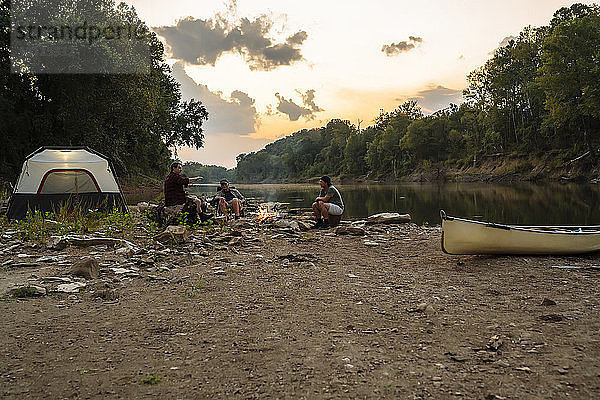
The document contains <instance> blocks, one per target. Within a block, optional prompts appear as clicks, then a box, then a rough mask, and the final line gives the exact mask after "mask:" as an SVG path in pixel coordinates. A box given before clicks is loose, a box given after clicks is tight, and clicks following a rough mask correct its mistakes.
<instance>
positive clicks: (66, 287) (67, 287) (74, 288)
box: [56, 282, 85, 293]
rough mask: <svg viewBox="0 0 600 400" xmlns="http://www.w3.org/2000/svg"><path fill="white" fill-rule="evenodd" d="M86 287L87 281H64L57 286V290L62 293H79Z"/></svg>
mask: <svg viewBox="0 0 600 400" xmlns="http://www.w3.org/2000/svg"><path fill="white" fill-rule="evenodd" d="M84 287H85V283H81V282H73V283H63V284H61V285H58V287H57V288H56V291H57V292H61V293H79V292H80V291H81V289H83V288H84Z"/></svg>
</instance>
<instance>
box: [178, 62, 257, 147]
mask: <svg viewBox="0 0 600 400" xmlns="http://www.w3.org/2000/svg"><path fill="white" fill-rule="evenodd" d="M173 77H174V78H175V79H176V80H177V81H178V82H179V83H180V85H181V95H182V97H183V98H184V99H185V100H190V99H195V100H199V101H201V102H202V104H204V106H205V107H206V109H207V110H208V121H206V122H205V123H204V125H203V128H204V133H205V134H206V135H207V136H209V135H214V134H224V133H236V134H248V133H253V132H256V125H257V123H258V114H257V112H256V108H255V106H254V99H252V98H251V97H250V96H249V95H248V94H247V93H244V92H242V91H240V90H234V91H233V92H232V93H231V96H230V100H226V99H224V98H223V97H222V94H221V93H218V92H212V91H211V90H210V89H208V87H207V86H206V85H199V84H197V83H196V82H194V80H193V79H192V78H190V77H189V76H188V75H187V74H186V72H185V69H184V68H183V63H182V62H177V63H175V65H173Z"/></svg>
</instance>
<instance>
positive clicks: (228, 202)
mask: <svg viewBox="0 0 600 400" xmlns="http://www.w3.org/2000/svg"><path fill="white" fill-rule="evenodd" d="M220 184H221V190H219V191H218V192H217V195H216V196H215V200H217V199H218V200H219V208H220V209H221V211H222V212H223V215H225V216H226V217H227V209H229V208H230V209H232V210H233V212H234V213H235V219H238V218H239V217H240V208H241V206H242V204H244V203H245V202H246V199H245V198H244V196H242V194H241V193H240V192H239V191H238V190H237V189H233V188H230V187H229V182H228V181H227V180H226V179H223V180H222V181H221V182H220Z"/></svg>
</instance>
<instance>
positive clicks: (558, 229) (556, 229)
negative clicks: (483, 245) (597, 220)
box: [440, 210, 600, 235]
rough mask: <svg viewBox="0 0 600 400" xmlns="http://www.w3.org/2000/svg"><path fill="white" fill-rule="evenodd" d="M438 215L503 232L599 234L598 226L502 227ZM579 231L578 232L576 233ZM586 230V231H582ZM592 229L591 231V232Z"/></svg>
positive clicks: (443, 218)
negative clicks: (503, 230)
mask: <svg viewBox="0 0 600 400" xmlns="http://www.w3.org/2000/svg"><path fill="white" fill-rule="evenodd" d="M440 215H441V217H442V221H444V220H445V221H460V222H466V223H472V224H478V225H483V226H486V227H489V228H496V229H505V230H517V231H525V232H530V233H543V234H555V235H597V234H599V233H600V225H588V226H559V225H556V226H535V225H503V224H496V223H493V222H484V221H475V220H471V219H466V218H459V217H452V216H449V215H446V213H445V212H444V211H443V210H441V211H440ZM577 229H580V230H579V231H576V230H577ZM583 229H588V230H583ZM592 229H593V230H592ZM442 235H443V232H442Z"/></svg>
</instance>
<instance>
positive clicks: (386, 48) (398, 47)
mask: <svg viewBox="0 0 600 400" xmlns="http://www.w3.org/2000/svg"><path fill="white" fill-rule="evenodd" d="M419 43H423V38H420V37H418V36H409V37H408V41H406V40H404V41H402V42H398V43H392V44H384V45H383V47H382V48H381V51H382V52H384V53H385V55H386V56H388V57H391V56H396V55H398V54H400V53H406V52H407V51H410V50H412V49H414V48H415V47H416V45H418V44H419Z"/></svg>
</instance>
